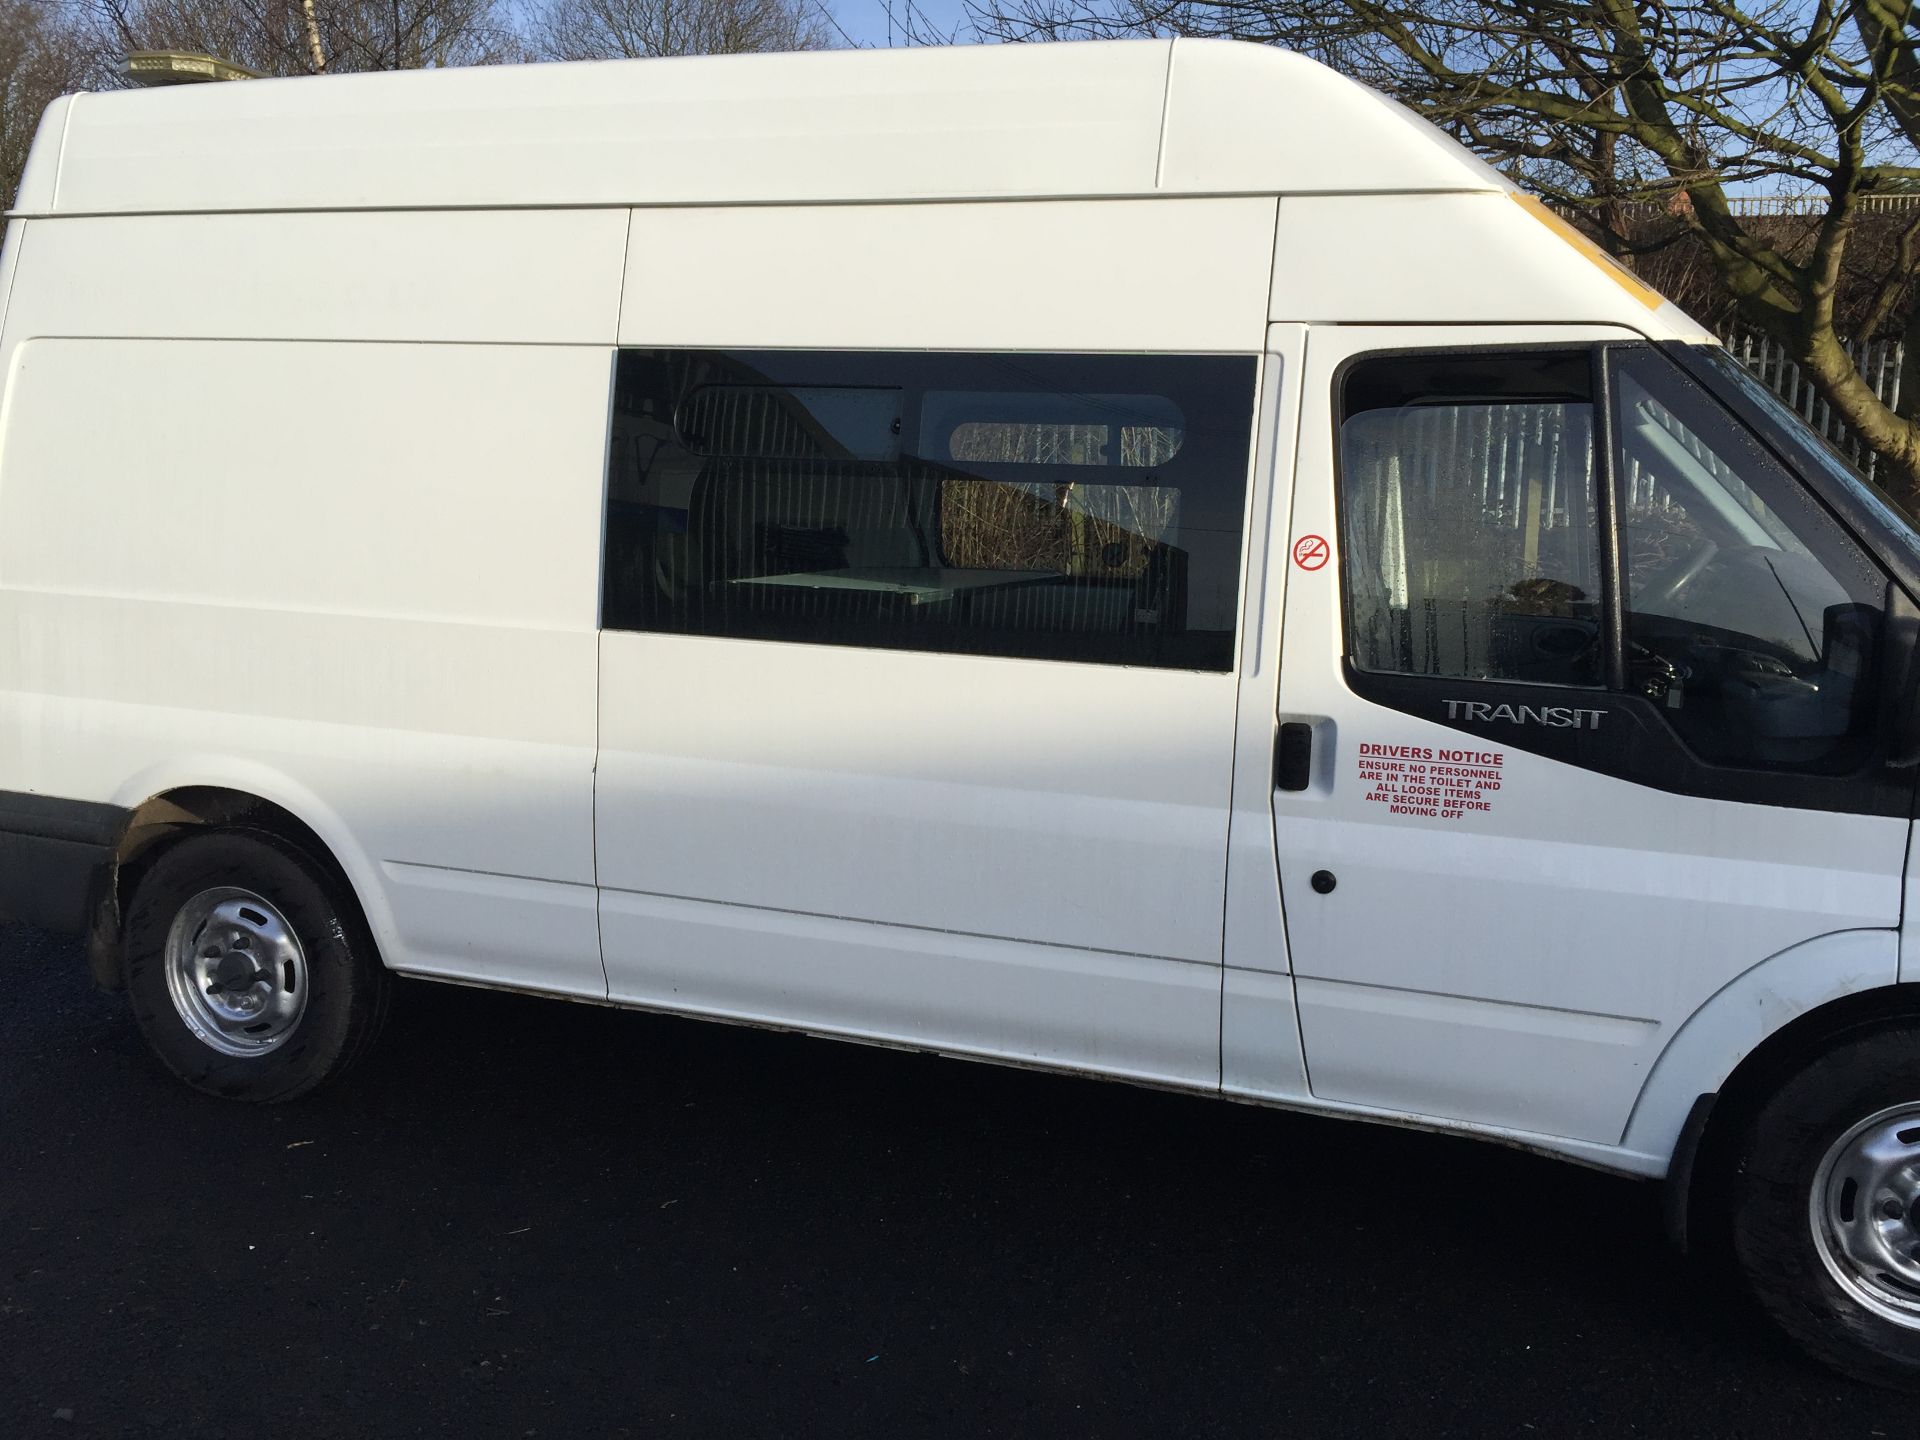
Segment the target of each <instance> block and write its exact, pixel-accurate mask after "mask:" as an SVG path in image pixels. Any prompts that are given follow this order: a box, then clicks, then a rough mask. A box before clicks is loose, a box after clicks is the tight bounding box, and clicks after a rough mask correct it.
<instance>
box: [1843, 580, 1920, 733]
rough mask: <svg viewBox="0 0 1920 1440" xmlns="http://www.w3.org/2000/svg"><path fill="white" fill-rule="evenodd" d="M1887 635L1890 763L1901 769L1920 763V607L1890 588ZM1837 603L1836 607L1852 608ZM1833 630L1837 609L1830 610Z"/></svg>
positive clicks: (1885, 669) (1885, 671)
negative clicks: (1834, 615) (1834, 612)
mask: <svg viewBox="0 0 1920 1440" xmlns="http://www.w3.org/2000/svg"><path fill="white" fill-rule="evenodd" d="M1890 594H1891V600H1890V602H1889V603H1888V605H1887V634H1886V641H1885V644H1884V645H1883V646H1882V652H1881V653H1882V655H1883V657H1884V658H1883V661H1882V664H1881V674H1882V675H1884V676H1885V677H1886V680H1885V684H1886V704H1885V706H1884V708H1883V711H1882V713H1883V714H1884V715H1885V716H1886V726H1887V764H1889V765H1892V766H1895V767H1896V768H1899V769H1906V768H1908V767H1911V766H1914V765H1920V606H1916V605H1915V604H1914V603H1913V601H1912V600H1911V599H1910V598H1908V596H1907V592H1906V591H1904V590H1902V589H1901V588H1900V587H1899V586H1897V585H1895V586H1892V587H1890ZM1852 608H1853V607H1851V606H1842V605H1836V606H1834V607H1833V609H1834V610H1843V609H1852ZM1827 614H1828V628H1829V630H1830V631H1831V628H1832V624H1833V620H1832V615H1833V611H1832V610H1829V611H1828V612H1827Z"/></svg>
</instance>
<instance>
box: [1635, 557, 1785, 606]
mask: <svg viewBox="0 0 1920 1440" xmlns="http://www.w3.org/2000/svg"><path fill="white" fill-rule="evenodd" d="M1775 553H1776V552H1775V551H1773V550H1770V549H1769V548H1768V547H1767V546H1765V545H1724V546H1723V545H1717V544H1715V543H1714V542H1713V541H1711V540H1709V541H1707V542H1706V543H1705V544H1703V545H1702V546H1701V547H1700V548H1699V549H1698V550H1696V551H1695V552H1694V553H1693V554H1691V555H1689V556H1688V557H1687V558H1686V560H1685V561H1684V562H1683V563H1682V564H1681V565H1680V567H1679V569H1677V570H1675V571H1674V572H1673V573H1672V574H1670V575H1663V576H1661V577H1659V578H1658V579H1656V580H1655V581H1653V583H1652V584H1651V585H1650V586H1649V588H1648V590H1647V593H1646V594H1644V595H1642V596H1641V597H1640V599H1639V601H1638V607H1639V608H1641V609H1647V610H1654V609H1659V608H1660V607H1662V606H1667V605H1672V604H1674V603H1676V602H1677V601H1678V600H1679V599H1680V596H1681V595H1682V593H1683V592H1685V590H1686V589H1687V587H1688V586H1689V585H1691V584H1693V582H1694V581H1696V580H1698V579H1699V578H1700V577H1701V575H1703V574H1704V573H1706V570H1707V567H1708V566H1711V565H1721V566H1724V565H1727V564H1728V563H1730V562H1732V561H1735V560H1740V559H1744V558H1745V557H1746V556H1749V555H1772V554H1775Z"/></svg>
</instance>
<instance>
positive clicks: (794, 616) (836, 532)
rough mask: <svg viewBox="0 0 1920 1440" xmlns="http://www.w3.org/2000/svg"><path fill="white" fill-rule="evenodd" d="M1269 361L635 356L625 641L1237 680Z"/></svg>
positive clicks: (621, 441) (613, 584) (624, 467)
mask: <svg viewBox="0 0 1920 1440" xmlns="http://www.w3.org/2000/svg"><path fill="white" fill-rule="evenodd" d="M1253 380H1254V362H1253V360H1252V359H1251V358H1228V357H1217V356H1154V357H1147V356H1088V355H1044V356H1043V355H993V354H929V353H925V352H872V351H868V352H814V351H804V352H803V351H711V350H699V351H695V350H628V351H623V352H621V354H620V357H619V365H618V371H617V375H616V385H615V404H614V418H613V440H612V454H611V457H610V460H609V466H610V473H609V477H608V501H607V504H608V513H607V555H606V581H605V595H604V605H603V623H604V624H605V625H606V626H607V627H608V628H610V629H626V630H652V631H663V632H668V633H675V634H696V635H723V636H736V637H741V638H750V639H763V640H784V641H798V642H803V643H812V644H826V645H856V646H867V647H875V648H892V649H916V650H935V651H948V652H966V653H976V654H989V655H1009V656H1022V657H1030V658H1038V659H1056V660H1083V661H1095V662H1103V663H1109V664H1124V665H1150V666H1160V667H1166V668H1177V669H1194V670H1228V669H1231V668H1232V665H1233V635H1234V620H1235V612H1236V608H1237V596H1238V592H1239V582H1240V552H1241V541H1242V515H1243V512H1244V509H1245V495H1246V478H1247V466H1248V448H1249V442H1250V437H1251V430H1252V420H1253V403H1254V391H1253Z"/></svg>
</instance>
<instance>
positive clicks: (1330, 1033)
mask: <svg viewBox="0 0 1920 1440" xmlns="http://www.w3.org/2000/svg"><path fill="white" fill-rule="evenodd" d="M1622 338H1624V337H1623V336H1621V335H1619V334H1617V333H1616V334H1614V335H1612V336H1609V335H1608V334H1607V333H1606V332H1596V331H1593V330H1562V331H1541V332H1537V333H1535V334H1531V335H1526V336H1516V337H1515V343H1511V344H1505V345H1496V346H1489V345H1486V344H1484V343H1474V341H1475V340H1476V339H1477V337H1474V336H1471V335H1469V336H1462V335H1461V334H1460V332H1457V331H1452V332H1448V331H1439V330H1431V329H1427V330H1384V329H1381V330H1371V329H1369V330H1356V329H1350V328H1349V329H1319V330H1315V331H1314V332H1312V334H1311V335H1310V338H1309V341H1308V349H1307V364H1306V380H1305V384H1306V395H1305V398H1304V402H1303V416H1302V433H1301V442H1300V461H1299V476H1300V479H1299V481H1298V488H1297V493H1296V498H1295V504H1294V510H1293V521H1292V524H1293V533H1292V540H1291V545H1292V546H1294V547H1299V546H1301V544H1302V542H1303V541H1304V539H1305V538H1306V537H1309V536H1320V537H1328V538H1330V539H1332V540H1333V546H1332V548H1333V553H1334V559H1335V562H1336V563H1334V564H1329V565H1325V566H1324V567H1322V568H1308V567H1306V566H1302V565H1300V564H1298V563H1296V564H1295V566H1294V570H1293V573H1292V575H1291V577H1290V580H1289V583H1288V587H1287V599H1286V620H1285V632H1284V634H1285V638H1284V641H1283V654H1282V664H1281V679H1280V703H1279V709H1280V719H1281V720H1282V722H1283V723H1286V722H1293V723H1295V724H1297V725H1304V726H1306V727H1308V730H1309V731H1310V733H1311V735H1312V740H1313V749H1314V753H1313V757H1312V763H1311V766H1310V767H1309V769H1308V770H1307V771H1306V772H1305V773H1302V774H1296V775H1295V776H1294V777H1293V779H1292V780H1291V782H1289V780H1288V779H1287V778H1286V777H1285V776H1283V777H1282V778H1281V779H1280V781H1279V782H1278V786H1277V788H1276V791H1275V795H1274V815H1275V836H1276V846H1277V854H1278V859H1279V867H1280V883H1281V888H1282V894H1283V899H1284V904H1285V908H1286V915H1287V927H1288V937H1289V944H1290V951H1291V963H1292V967H1293V971H1294V974H1295V977H1296V989H1297V995H1298V1001H1299V1009H1300V1024H1301V1035H1302V1040H1303V1043H1304V1047H1305V1054H1306V1062H1307V1069H1308V1072H1309V1079H1310V1085H1311V1088H1312V1090H1313V1093H1314V1094H1315V1095H1316V1096H1319V1097H1322V1098H1325V1099H1328V1100H1334V1101H1341V1102H1349V1103H1356V1104H1362V1105H1369V1106H1377V1107H1381V1108H1384V1109H1389V1110H1393V1111H1399V1112H1411V1113H1414V1114H1421V1115H1429V1116H1434V1117H1440V1118H1445V1119H1449V1120H1454V1121H1466V1122H1470V1123H1480V1124H1489V1125H1496V1126H1501V1127H1508V1128H1512V1129H1517V1130H1522V1131H1531V1132H1535V1133H1541V1134H1551V1135H1556V1136H1564V1137H1571V1138H1578V1139H1585V1140H1592V1141H1598V1142H1603V1143H1610V1142H1615V1141H1618V1140H1619V1138H1620V1136H1621V1134H1622V1132H1623V1130H1624V1128H1625V1125H1626V1122H1627V1119H1628V1117H1629V1113H1630V1111H1631V1109H1632V1105H1633V1102H1634V1099H1635V1097H1636V1096H1637V1095H1638V1093H1639V1089H1640V1084H1641V1082H1642V1080H1643V1079H1644V1078H1645V1075H1646V1073H1647V1071H1648V1069H1649V1068H1650V1067H1651V1065H1652V1064H1653V1062H1654V1060H1655V1059H1656V1058H1657V1057H1658V1055H1659V1054H1660V1052H1661V1050H1662V1049H1663V1048H1664V1046H1665V1045H1666V1043H1667V1041H1668V1040H1669V1039H1670V1038H1671V1037H1672V1036H1673V1034H1674V1033H1675V1031H1676V1030H1677V1029H1678V1027H1679V1026H1680V1025H1681V1024H1683V1023H1684V1022H1685V1021H1686V1019H1687V1017H1688V1016H1690V1015H1691V1014H1692V1013H1693V1012H1694V1011H1695V1010H1696V1009H1697V1008H1698V1007H1699V1006H1700V1005H1701V1004H1702V1003H1703V1002H1704V1001H1705V1000H1707V999H1708V998H1709V997H1710V996H1711V995H1713V994H1714V992H1715V991H1717V990H1719V989H1720V988H1721V987H1722V986H1723V985H1725V984H1726V983H1727V982H1728V981H1730V980H1731V979H1733V978H1734V977H1735V976H1737V975H1739V974H1740V973H1741V972H1743V971H1745V970H1747V969H1748V968H1749V967H1751V966H1753V965H1756V964H1758V963H1759V962H1761V961H1763V960H1765V959H1766V958H1768V957H1769V956H1771V955H1774V954H1776V953H1778V952H1780V951H1782V950H1785V949H1787V948H1789V947H1791V946H1794V945H1797V944H1800V943H1802V942H1804V941H1807V940H1810V939H1812V938H1814V937H1817V936H1821V935H1826V934H1829V933H1832V932H1836V931H1841V930H1849V929H1858V928H1891V927H1894V926H1896V925H1897V924H1898V923H1899V918H1900V874H1901V866H1902V859H1903V856H1904V853H1905V846H1906V839H1907V820H1906V816H1907V814H1908V806H1909V803H1910V799H1911V783H1910V780H1909V779H1908V778H1907V776H1908V774H1909V773H1910V772H1902V771H1898V770H1893V769H1891V768H1889V767H1888V766H1887V765H1886V764H1885V754H1884V747H1883V742H1882V736H1881V735H1880V732H1879V723H1878V717H1879V715H1880V713H1881V709H1882V706H1881V698H1882V694H1883V690H1884V686H1883V681H1882V677H1883V674H1884V671H1885V668H1886V665H1885V657H1884V656H1883V655H1882V653H1881V652H1882V646H1883V632H1884V630H1885V628H1886V626H1885V624H1884V621H1885V616H1886V611H1887V607H1888V605H1889V602H1890V594H1891V592H1890V590H1889V586H1888V582H1887V579H1886V577H1885V576H1884V575H1883V574H1882V573H1881V572H1880V571H1879V570H1878V568H1877V567H1876V566H1875V564H1874V563H1873V561H1872V560H1871V559H1870V558H1869V557H1868V556H1867V554H1866V553H1865V552H1864V551H1863V550H1862V549H1861V548H1860V547H1859V546H1858V545H1857V544H1856V543H1855V542H1854V541H1853V540H1852V539H1851V538H1850V537H1849V536H1848V535H1846V534H1845V533H1844V532H1843V531H1842V530H1841V528H1840V526H1839V525H1838V524H1837V522H1835V521H1834V520H1833V519H1832V518H1831V517H1830V516H1829V515H1828V514H1827V513H1826V512H1825V510H1824V509H1822V507H1821V506H1820V505H1819V503H1818V502H1817V501H1816V500H1815V499H1814V498H1813V497H1812V496H1811V495H1810V494H1808V493H1807V492H1806V491H1805V489H1804V488H1803V487H1802V486H1801V484H1800V482H1799V481H1798V480H1797V478H1796V477H1795V476H1793V475H1792V474H1791V473H1789V472H1788V471H1787V470H1786V468H1785V467H1784V466H1783V465H1782V464H1781V463H1780V462H1779V461H1778V460H1777V459H1776V458H1775V457H1774V456H1773V455H1772V454H1771V453H1770V452H1768V451H1767V450H1765V449H1764V448H1763V447H1762V446H1761V445H1760V444H1759V443H1757V442H1756V441H1755V440H1754V439H1752V438H1751V437H1750V436H1749V435H1748V434H1747V433H1746V432H1745V431H1744V430H1743V429H1742V428H1741V427H1740V426H1739V425H1738V424H1737V423H1736V422H1735V421H1734V420H1733V419H1732V417H1731V416H1730V415H1728V413H1727V412H1725V411H1724V410H1723V409H1721V408H1720V406H1719V405H1718V403H1717V402H1716V401H1714V400H1713V399H1712V398H1711V397H1710V396H1709V395H1708V394H1707V393H1706V392H1705V391H1704V390H1701V389H1700V388H1699V387H1698V386H1697V385H1696V384H1695V383H1694V382H1693V381H1691V380H1690V379H1689V378H1688V377H1686V376H1685V375H1684V374H1683V373H1682V372H1681V371H1680V370H1679V369H1678V367H1677V366H1675V365H1674V364H1672V363H1671V362H1670V361H1669V360H1668V359H1667V358H1666V357H1665V356H1663V355H1661V354H1660V353H1659V352H1658V351H1657V350H1656V349H1654V348H1652V347H1650V346H1646V345H1644V344H1619V343H1613V344H1609V343H1601V342H1604V341H1606V340H1608V339H1614V340H1619V339H1622ZM1295 553H1296V555H1297V554H1299V553H1302V552H1301V551H1300V550H1299V549H1296V550H1295ZM1305 553H1308V554H1310V555H1311V554H1312V553H1313V547H1310V546H1309V547H1306V550H1305ZM1290 785H1294V786H1298V787H1299V788H1289V786H1290ZM1889 978H1891V977H1889Z"/></svg>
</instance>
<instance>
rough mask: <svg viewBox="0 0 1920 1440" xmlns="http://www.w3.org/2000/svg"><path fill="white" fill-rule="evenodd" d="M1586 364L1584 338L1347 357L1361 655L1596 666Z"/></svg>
mask: <svg viewBox="0 0 1920 1440" xmlns="http://www.w3.org/2000/svg"><path fill="white" fill-rule="evenodd" d="M1591 371H1592V362H1591V358H1590V356H1589V355H1588V354H1587V353H1586V352H1585V351H1558V352H1513V353H1508V354H1475V355H1411V356H1408V355H1395V356H1383V357H1378V358H1372V359H1364V360H1361V361H1359V362H1358V363H1356V364H1355V365H1353V366H1352V367H1351V368H1350V369H1349V370H1348V372H1347V374H1346V377H1345V380H1344V383H1343V385H1342V388H1341V412H1340V414H1341V419H1340V481H1339V484H1340V495H1339V499H1340V515H1341V533H1342V540H1343V553H1344V556H1345V560H1344V567H1343V569H1344V580H1345V585H1346V597H1347V637H1348V648H1349V654H1350V655H1351V657H1352V659H1353V662H1354V664H1355V665H1357V666H1358V667H1359V668H1360V669H1362V670H1371V671H1383V672H1389V673H1397V674H1411V675H1434V676H1446V677H1450V678H1455V679H1465V680H1505V681H1519V682H1525V683H1530V684H1538V685H1578V686H1597V685H1599V684H1601V683H1602V679H1603V676H1604V657H1603V652H1602V646H1601V639H1600V635H1601V624H1600V619H1601V605H1600V600H1601V589H1600V541H1599V526H1598V521H1597V514H1596V505H1595V480H1594V469H1595V467H1594V425H1593V399H1592V394H1591Z"/></svg>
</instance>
